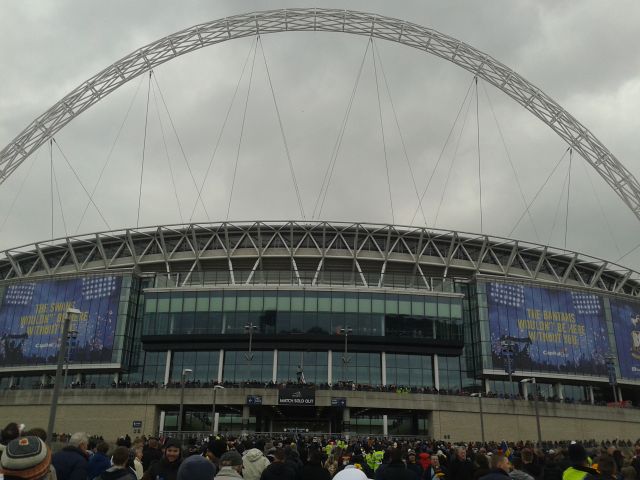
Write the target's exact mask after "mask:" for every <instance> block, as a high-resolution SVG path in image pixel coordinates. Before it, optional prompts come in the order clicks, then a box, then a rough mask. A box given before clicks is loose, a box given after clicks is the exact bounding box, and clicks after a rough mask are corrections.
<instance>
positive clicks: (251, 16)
mask: <svg viewBox="0 0 640 480" xmlns="http://www.w3.org/2000/svg"><path fill="white" fill-rule="evenodd" d="M294 31H322V32H343V33H351V34H356V35H364V36H371V37H374V38H379V39H383V40H389V41H392V42H396V43H400V44H402V45H406V46H409V47H413V48H416V49H418V50H422V51H424V52H427V53H430V54H433V55H436V56H438V57H440V58H443V59H445V60H448V61H450V62H452V63H454V64H456V65H458V66H459V67H462V68H464V69H465V70H468V71H469V72H471V73H473V74H474V75H477V76H478V77H479V78H482V79H483V80H485V81H487V82H489V83H490V84H492V85H493V86H495V87H497V88H499V89H500V90H502V91H503V92H504V93H506V94H507V95H509V96H510V97H511V98H513V99H514V100H515V101H516V102H518V103H519V104H520V105H522V106H523V107H524V108H526V109H527V110H529V111H530V112H531V113H533V114H534V115H535V116H536V117H538V118H539V119H540V120H542V121H543V122H544V123H546V124H547V125H548V126H549V127H550V128H551V129H552V130H553V131H554V132H556V133H557V134H558V135H559V136H560V137H561V138H562V139H564V140H565V141H566V142H567V143H568V144H569V145H570V146H571V147H572V148H573V149H575V151H576V152H578V153H580V155H581V156H582V157H583V158H584V159H585V160H586V161H587V162H588V163H589V164H590V165H591V166H592V167H593V168H595V169H596V171H597V172H598V173H599V174H600V176H602V178H604V180H605V181H606V182H607V183H608V184H609V185H610V186H611V188H612V189H613V190H614V191H615V192H616V193H617V195H618V196H619V197H620V198H621V199H622V200H623V201H624V203H625V204H626V205H627V206H628V207H629V208H630V209H631V211H632V212H633V213H634V215H635V216H636V217H637V218H638V219H640V184H639V183H638V181H637V180H636V178H635V177H634V176H633V175H632V174H631V172H629V171H628V170H627V169H626V168H625V167H624V165H622V163H621V162H620V161H619V160H618V159H617V158H616V157H615V156H614V155H613V154H612V153H611V152H610V151H609V150H608V149H607V148H606V147H605V146H604V145H603V144H602V143H601V142H600V141H599V140H598V139H597V138H596V137H595V136H594V135H593V134H592V133H591V132H590V131H589V130H588V129H587V128H586V127H585V126H584V125H582V124H581V123H580V122H579V121H578V120H576V119H575V118H574V117H573V116H572V115H571V114H569V112H567V111H566V110H564V109H563V108H562V107H561V106H560V105H559V104H558V103H556V102H555V101H554V100H553V99H552V98H550V97H549V96H548V95H547V94H545V93H544V92H543V91H542V90H540V89H539V88H537V87H536V86H534V85H533V84H531V83H530V82H528V81H527V80H526V79H524V78H523V77H521V76H520V75H518V74H517V73H516V72H514V71H513V70H511V69H510V68H508V67H507V66H505V65H503V64H502V63H500V62H499V61H497V60H496V59H494V58H492V57H491V56H489V55H487V54H486V53H483V52H481V51H480V50H478V49H476V48H474V47H472V46H470V45H467V44H466V43H464V42H462V41H460V40H458V39H456V38H453V37H450V36H448V35H444V34H442V33H440V32H437V31H435V30H432V29H430V28H426V27H423V26H421V25H416V24H414V23H409V22H406V21H403V20H398V19H395V18H389V17H384V16H380V15H375V14H371V13H363V12H355V11H349V10H328V9H313V8H311V9H291V10H287V9H283V10H271V11H264V12H254V13H248V14H243V15H236V16H233V17H228V18H223V19H220V20H214V21H212V22H208V23H203V24H199V25H195V26H193V27H191V28H188V29H186V30H182V31H180V32H177V33H174V34H172V35H169V36H167V37H164V38H161V39H160V40H157V41H155V42H153V43H151V44H149V45H147V46H145V47H142V48H140V49H138V50H136V51H134V52H132V53H131V54H129V55H127V56H126V57H124V58H122V59H120V60H118V61H117V62H115V63H114V64H113V65H111V66H109V67H107V68H105V69H104V70H102V71H101V72H100V73H98V74H97V75H94V76H93V77H91V78H90V79H89V80H87V81H85V82H83V83H82V84H81V85H79V86H78V87H76V88H75V89H74V90H73V91H71V92H70V93H69V94H68V95H66V96H65V97H64V98H63V99H62V100H60V101H59V102H57V103H56V104H55V105H53V106H52V107H51V108H50V109H49V110H47V111H46V112H45V113H43V114H42V115H40V116H39V117H38V118H36V119H35V120H34V121H33V122H31V123H30V124H29V126H27V128H25V129H24V130H23V131H22V132H21V133H20V134H19V135H18V136H17V137H16V138H14V139H13V140H12V141H11V142H10V143H9V144H8V145H7V146H6V147H4V148H3V149H2V151H0V184H2V183H3V182H4V181H5V180H6V179H7V178H8V177H9V175H10V174H11V173H13V172H14V171H15V170H16V168H18V166H19V165H20V164H21V163H22V162H23V161H24V160H25V159H26V158H27V157H28V156H29V155H31V154H32V153H33V152H35V151H36V150H37V149H38V148H39V147H40V146H41V145H42V144H44V143H45V142H46V141H47V140H48V139H49V138H51V137H52V136H53V135H55V134H56V133H57V132H58V131H59V130H60V129H61V128H63V127H64V126H65V125H66V124H67V123H69V122H70V121H71V120H73V119H74V118H75V117H76V116H78V115H79V114H81V113H82V112H84V111H85V110H87V109H88V108H89V107H91V106H92V105H94V104H95V103H97V102H99V101H100V100H101V99H103V98H104V97H106V96H107V95H109V94H110V93H111V92H113V91H114V90H116V89H117V88H119V87H120V86H122V85H124V84H125V83H127V82H128V81H130V80H132V79H134V78H136V77H137V76H139V75H141V74H143V73H145V72H147V71H149V70H151V69H153V68H155V67H157V66H158V65H161V64H163V63H164V62H167V61H169V60H171V59H173V58H175V57H178V56H180V55H184V54H185V53H189V52H192V51H194V50H198V49H200V48H203V47H206V46H209V45H214V44H217V43H221V42H225V41H228V40H232V39H236V38H243V37H247V36H253V35H259V34H267V33H278V32H294Z"/></svg>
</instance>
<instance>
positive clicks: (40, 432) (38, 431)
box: [23, 427, 47, 443]
mask: <svg viewBox="0 0 640 480" xmlns="http://www.w3.org/2000/svg"><path fill="white" fill-rule="evenodd" d="M23 435H26V436H33V437H38V438H39V439H40V440H42V441H43V442H45V443H47V432H46V431H45V430H44V428H40V427H35V428H32V429H31V430H29V431H28V432H26V433H24V434H23Z"/></svg>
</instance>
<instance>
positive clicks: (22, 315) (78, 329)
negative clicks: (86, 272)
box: [0, 275, 122, 366]
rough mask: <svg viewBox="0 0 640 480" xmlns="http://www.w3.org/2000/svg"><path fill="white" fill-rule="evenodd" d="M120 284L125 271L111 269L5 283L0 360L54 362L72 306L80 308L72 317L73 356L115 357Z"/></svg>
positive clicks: (0, 318)
mask: <svg viewBox="0 0 640 480" xmlns="http://www.w3.org/2000/svg"><path fill="white" fill-rule="evenodd" d="M121 286H122V278H121V277H119V276H113V275H108V276H90V277H84V278H71V279H65V280H43V281H39V282H29V283H20V284H16V285H10V286H8V287H6V289H5V291H4V295H3V297H2V303H1V304H0V366H10V365H34V364H55V363H56V362H57V356H58V351H59V348H60V336H61V334H62V328H63V322H64V316H65V313H66V311H67V309H69V308H76V309H78V310H80V311H81V312H82V314H81V315H80V316H79V318H77V319H74V321H72V322H71V323H70V330H71V331H72V332H74V335H72V336H71V339H70V345H71V348H70V351H69V356H70V357H69V358H70V360H71V361H72V362H100V361H109V360H111V353H112V350H113V341H114V336H115V330H116V321H117V316H118V301H119V298H120V288H121ZM73 337H75V338H73Z"/></svg>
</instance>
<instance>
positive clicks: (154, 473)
mask: <svg viewBox="0 0 640 480" xmlns="http://www.w3.org/2000/svg"><path fill="white" fill-rule="evenodd" d="M181 463H182V460H181V459H178V460H176V461H175V462H169V461H168V460H167V458H166V457H162V459H161V460H160V461H159V462H155V463H152V464H151V466H150V467H149V469H148V470H147V471H145V472H144V476H143V477H142V480H157V479H158V477H160V478H161V479H162V480H176V478H177V477H178V469H179V468H180V464H181Z"/></svg>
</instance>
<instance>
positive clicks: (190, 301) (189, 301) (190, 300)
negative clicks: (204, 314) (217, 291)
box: [182, 297, 196, 312]
mask: <svg viewBox="0 0 640 480" xmlns="http://www.w3.org/2000/svg"><path fill="white" fill-rule="evenodd" d="M195 310H196V297H185V298H184V304H183V306H182V311H183V312H195Z"/></svg>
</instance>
